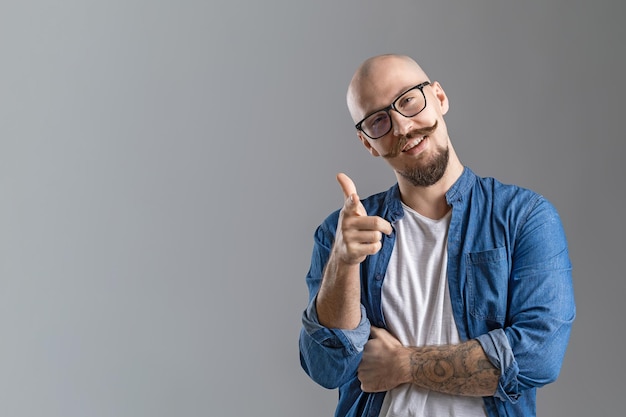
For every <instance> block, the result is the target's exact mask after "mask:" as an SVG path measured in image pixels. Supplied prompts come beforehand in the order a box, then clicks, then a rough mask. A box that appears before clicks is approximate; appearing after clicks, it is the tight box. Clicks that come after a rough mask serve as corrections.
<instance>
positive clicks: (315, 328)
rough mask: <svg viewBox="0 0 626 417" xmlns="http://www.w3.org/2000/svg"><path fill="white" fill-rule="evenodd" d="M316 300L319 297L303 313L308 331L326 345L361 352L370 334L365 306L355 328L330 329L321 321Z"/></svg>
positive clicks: (354, 352)
mask: <svg viewBox="0 0 626 417" xmlns="http://www.w3.org/2000/svg"><path fill="white" fill-rule="evenodd" d="M316 300H317V297H313V299H312V300H311V302H310V303H309V305H308V306H307V308H306V310H305V311H304V313H303V314H302V325H303V327H304V330H305V331H306V333H307V334H308V335H309V336H311V338H313V339H314V340H315V341H316V342H318V343H319V344H322V345H324V346H327V347H335V348H344V349H346V351H347V353H348V354H358V353H361V352H362V351H363V348H364V346H365V344H366V343H367V341H368V339H369V335H370V321H369V320H368V318H367V313H366V312H365V307H363V305H361V321H360V322H359V325H358V326H357V327H356V328H355V329H329V328H327V327H324V326H322V325H321V324H320V322H319V319H318V317H317V308H316V307H315V304H316Z"/></svg>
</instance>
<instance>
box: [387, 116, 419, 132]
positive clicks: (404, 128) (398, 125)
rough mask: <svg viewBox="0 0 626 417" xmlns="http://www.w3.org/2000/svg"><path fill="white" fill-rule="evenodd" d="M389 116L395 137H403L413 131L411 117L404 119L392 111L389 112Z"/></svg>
mask: <svg viewBox="0 0 626 417" xmlns="http://www.w3.org/2000/svg"><path fill="white" fill-rule="evenodd" d="M389 114H390V117H391V121H392V125H393V134H394V135H395V136H405V135H406V134H407V133H409V132H410V131H411V130H412V129H413V125H414V124H415V123H414V122H413V120H412V119H413V118H412V117H404V116H403V115H401V114H400V113H398V112H397V111H393V110H392V111H390V112H389Z"/></svg>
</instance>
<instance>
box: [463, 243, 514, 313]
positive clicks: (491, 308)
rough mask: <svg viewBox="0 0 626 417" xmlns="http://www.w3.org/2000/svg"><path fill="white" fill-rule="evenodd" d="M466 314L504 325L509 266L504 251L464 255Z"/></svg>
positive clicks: (492, 250) (496, 249)
mask: <svg viewBox="0 0 626 417" xmlns="http://www.w3.org/2000/svg"><path fill="white" fill-rule="evenodd" d="M466 261H467V286H468V292H469V294H468V295H469V300H468V302H469V303H470V304H469V307H470V313H471V314H472V315H473V316H474V317H476V318H477V319H480V320H488V321H496V322H498V323H500V324H502V323H503V322H504V319H505V318H506V311H507V290H508V282H509V265H508V261H507V255H506V249H505V248H495V249H490V250H486V251H482V252H470V253H468V254H467V255H466Z"/></svg>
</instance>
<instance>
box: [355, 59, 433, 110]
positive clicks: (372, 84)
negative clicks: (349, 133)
mask: <svg viewBox="0 0 626 417" xmlns="http://www.w3.org/2000/svg"><path fill="white" fill-rule="evenodd" d="M405 79H406V80H407V81H406V83H404V80H405ZM427 79H428V77H427V75H426V73H425V72H424V70H422V68H421V67H420V66H419V65H418V64H417V62H415V61H414V60H413V59H412V58H410V57H408V56H406V55H395V54H388V55H378V56H374V57H372V58H368V59H367V60H365V61H364V62H363V63H362V64H361V65H360V66H359V68H358V69H357V70H356V72H355V73H354V76H353V77H352V80H351V81H350V85H349V86H348V93H347V97H346V100H347V104H348V110H349V111H350V115H351V116H352V119H353V120H354V121H355V122H357V121H359V120H361V119H362V118H363V117H364V116H365V114H366V113H367V112H368V111H371V110H372V109H375V108H376V106H377V105H378V103H377V102H381V103H387V104H388V102H390V101H391V100H393V98H395V97H396V96H397V95H398V94H400V93H401V92H402V91H398V89H397V88H396V87H395V85H405V84H406V85H405V86H406V87H410V86H412V85H415V84H417V83H419V82H420V81H425V80H427ZM403 83H404V84H403ZM379 107H380V106H379Z"/></svg>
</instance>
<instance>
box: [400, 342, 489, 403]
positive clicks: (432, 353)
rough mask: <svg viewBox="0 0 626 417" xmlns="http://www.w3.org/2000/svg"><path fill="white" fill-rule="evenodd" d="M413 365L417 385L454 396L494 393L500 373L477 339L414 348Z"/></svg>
mask: <svg viewBox="0 0 626 417" xmlns="http://www.w3.org/2000/svg"><path fill="white" fill-rule="evenodd" d="M410 365H411V376H412V379H413V380H412V382H413V383H414V384H416V385H418V386H420V387H422V388H426V389H430V390H433V391H439V392H445V393H448V394H454V395H468V396H488V395H493V394H494V392H495V390H496V387H497V385H498V379H499V376H500V371H499V370H498V369H496V368H495V367H494V366H493V365H492V364H491V362H489V360H488V359H487V357H486V356H485V352H484V351H483V349H482V347H481V346H480V344H479V343H478V342H477V341H475V340H470V341H469V342H466V343H462V344H460V345H445V346H427V347H421V348H412V352H411V363H410Z"/></svg>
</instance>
